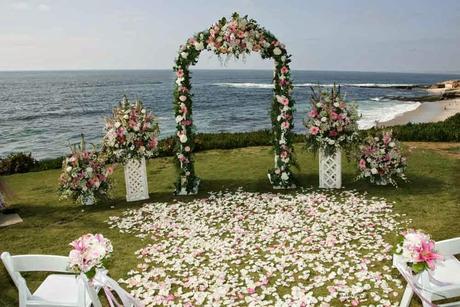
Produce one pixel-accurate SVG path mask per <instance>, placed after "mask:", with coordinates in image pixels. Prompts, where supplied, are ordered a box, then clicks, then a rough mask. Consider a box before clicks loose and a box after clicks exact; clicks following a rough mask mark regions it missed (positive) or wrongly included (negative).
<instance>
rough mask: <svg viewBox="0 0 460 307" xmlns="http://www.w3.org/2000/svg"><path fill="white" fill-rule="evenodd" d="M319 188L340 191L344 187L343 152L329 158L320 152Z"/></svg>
mask: <svg viewBox="0 0 460 307" xmlns="http://www.w3.org/2000/svg"><path fill="white" fill-rule="evenodd" d="M319 187H320V188H325V189H331V188H335V189H339V188H341V187H342V152H341V150H337V151H336V153H335V154H334V155H331V156H327V155H325V154H324V152H323V151H322V150H320V151H319Z"/></svg>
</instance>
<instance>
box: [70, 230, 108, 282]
mask: <svg viewBox="0 0 460 307" xmlns="http://www.w3.org/2000/svg"><path fill="white" fill-rule="evenodd" d="M70 246H72V248H73V249H72V250H71V251H70V253H69V268H70V269H71V270H72V271H73V272H75V273H84V274H85V275H86V277H88V279H92V278H93V277H94V276H95V275H96V269H105V266H106V265H107V261H108V260H109V258H110V256H111V255H112V252H113V247H112V243H111V242H110V240H108V239H106V238H104V236H103V235H101V234H95V235H93V234H91V233H88V234H86V235H83V236H81V237H80V238H78V239H76V240H75V241H73V242H72V243H70Z"/></svg>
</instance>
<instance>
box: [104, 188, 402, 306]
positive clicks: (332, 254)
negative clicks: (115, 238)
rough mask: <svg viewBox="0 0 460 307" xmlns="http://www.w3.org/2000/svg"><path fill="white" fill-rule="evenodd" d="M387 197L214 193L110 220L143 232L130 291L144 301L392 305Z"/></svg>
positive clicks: (391, 221) (392, 224)
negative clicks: (141, 244)
mask: <svg viewBox="0 0 460 307" xmlns="http://www.w3.org/2000/svg"><path fill="white" fill-rule="evenodd" d="M398 220H399V216H398V215H397V214H395V213H393V212H392V206H391V205H390V204H388V203H387V202H386V201H385V200H384V199H377V198H369V197H366V196H365V195H362V194H359V193H356V192H353V191H343V192H324V193H318V192H309V191H307V190H305V191H303V192H298V193H296V194H286V195H284V194H281V195H280V194H272V193H248V192H243V191H241V190H239V191H237V192H231V193H230V192H219V193H213V194H211V195H210V196H209V197H208V198H206V199H196V200H193V201H191V202H175V203H169V204H168V203H153V204H146V205H144V206H143V207H141V208H140V209H137V210H134V209H130V210H127V211H126V212H125V213H124V214H123V216H121V217H111V218H110V219H109V223H110V225H111V227H116V228H118V229H119V230H120V231H121V232H124V233H130V234H134V235H135V236H137V237H140V238H144V239H145V241H146V242H148V244H147V245H146V246H145V248H143V249H141V250H139V251H137V252H136V254H137V256H138V258H139V260H140V264H139V265H138V267H137V268H136V269H134V270H131V271H130V272H128V277H127V278H126V280H124V282H126V284H127V287H128V288H129V289H131V293H132V294H133V295H135V296H136V297H138V298H139V299H140V300H141V301H142V302H143V303H144V304H146V305H147V306H153V305H170V306H174V305H180V304H181V305H182V306H197V305H208V306H218V305H226V306H246V305H251V306H357V305H371V304H373V305H378V306H397V302H398V299H397V296H399V292H400V291H401V290H400V288H401V282H400V281H399V279H398V278H397V275H396V274H394V275H392V274H391V271H392V269H391V254H392V251H391V250H392V245H391V244H390V243H388V242H386V240H385V237H387V236H390V237H391V236H395V235H397V233H398V232H399V230H400V229H401V225H400V223H399V222H398Z"/></svg>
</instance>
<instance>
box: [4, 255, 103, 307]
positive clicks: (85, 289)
mask: <svg viewBox="0 0 460 307" xmlns="http://www.w3.org/2000/svg"><path fill="white" fill-rule="evenodd" d="M1 259H2V261H3V264H4V265H5V268H6V270H7V271H8V273H9V274H10V276H11V279H12V280H13V282H14V284H15V286H16V288H18V292H19V306H21V307H23V306H27V303H28V302H30V300H31V299H32V298H33V297H32V293H31V292H30V290H29V288H28V287H27V283H26V280H25V279H24V277H22V275H21V272H61V273H73V272H71V271H69V269H68V262H69V258H68V257H65V256H53V255H16V256H11V255H10V253H8V252H3V253H2V255H1ZM80 277H81V278H79V280H78V284H79V286H78V288H79V290H78V300H77V302H76V303H77V306H85V307H86V306H89V305H90V304H91V303H93V306H94V307H101V302H100V301H99V298H98V297H97V292H96V291H95V289H94V288H93V287H92V286H90V285H89V284H88V280H87V278H86V276H85V275H84V274H81V276H80Z"/></svg>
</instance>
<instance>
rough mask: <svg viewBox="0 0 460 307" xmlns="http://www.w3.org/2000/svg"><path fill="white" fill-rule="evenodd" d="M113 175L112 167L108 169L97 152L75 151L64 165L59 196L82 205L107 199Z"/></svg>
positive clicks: (65, 160) (60, 178)
mask: <svg viewBox="0 0 460 307" xmlns="http://www.w3.org/2000/svg"><path fill="white" fill-rule="evenodd" d="M112 173H113V169H112V167H111V166H108V167H107V166H106V165H105V163H104V161H102V159H100V157H99V156H98V154H97V152H96V151H87V150H85V149H83V150H82V151H79V150H75V151H73V153H72V154H71V155H70V156H69V157H67V158H66V159H64V161H63V163H62V174H61V176H60V177H59V190H58V191H59V194H60V195H61V198H64V199H67V198H71V199H73V200H75V201H76V202H77V203H80V204H93V203H94V202H95V200H96V199H100V198H104V197H107V193H108V191H109V189H110V187H111V184H110V180H109V176H110V175H111V174H112ZM88 202H89V203H88Z"/></svg>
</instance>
